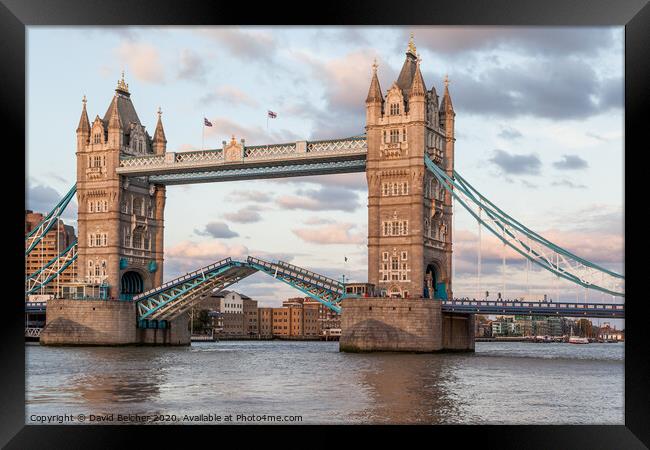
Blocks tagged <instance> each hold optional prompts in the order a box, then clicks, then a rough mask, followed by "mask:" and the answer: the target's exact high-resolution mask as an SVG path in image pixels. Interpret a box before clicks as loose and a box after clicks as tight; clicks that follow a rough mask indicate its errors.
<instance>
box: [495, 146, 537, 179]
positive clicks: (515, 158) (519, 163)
mask: <svg viewBox="0 0 650 450" xmlns="http://www.w3.org/2000/svg"><path fill="white" fill-rule="evenodd" d="M490 161H491V162H492V163H494V164H495V165H496V166H498V167H499V168H500V169H501V170H502V171H503V172H504V173H507V174H513V175H539V173H540V169H541V167H542V161H541V160H540V159H539V157H538V156H537V155H535V154H532V153H531V154H528V155H512V154H510V153H508V152H505V151H503V150H499V149H497V150H495V151H494V156H493V157H492V158H490Z"/></svg>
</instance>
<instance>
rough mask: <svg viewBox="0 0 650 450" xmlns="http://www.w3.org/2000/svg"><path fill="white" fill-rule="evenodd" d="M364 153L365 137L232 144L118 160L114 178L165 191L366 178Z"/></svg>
mask: <svg viewBox="0 0 650 450" xmlns="http://www.w3.org/2000/svg"><path fill="white" fill-rule="evenodd" d="M233 145H234V146H235V148H234V152H233V151H232V150H233V148H232V146H233ZM367 151H368V147H367V142H366V138H365V136H359V137H350V138H345V139H333V140H324V141H298V142H291V143H285V144H273V145H256V146H246V145H239V144H237V143H234V142H233V143H231V144H230V145H229V146H226V147H225V148H223V149H210V150H201V151H191V152H177V153H175V152H167V153H165V154H164V155H146V156H129V157H122V158H121V159H120V166H119V167H118V168H117V170H116V172H117V173H118V174H120V175H125V176H129V177H147V178H148V179H149V181H150V182H152V183H156V184H165V185H173V184H190V183H208V182H218V181H233V180H250V179H261V178H280V177H296V176H306V175H327V174H335V173H352V172H364V171H365V170H366V155H367Z"/></svg>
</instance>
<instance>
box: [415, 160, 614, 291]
mask: <svg viewBox="0 0 650 450" xmlns="http://www.w3.org/2000/svg"><path fill="white" fill-rule="evenodd" d="M424 161H425V164H426V166H427V168H428V169H429V171H430V172H431V173H432V174H433V175H434V176H435V177H436V178H437V179H438V181H439V182H440V184H441V185H442V186H443V187H444V188H445V189H446V190H447V191H449V192H450V193H451V195H452V196H453V197H454V198H455V199H456V200H458V202H459V203H460V204H461V205H462V206H463V207H464V208H465V209H466V210H467V211H468V212H469V213H470V214H471V215H472V216H473V217H474V218H475V219H476V220H477V221H478V222H479V223H480V224H481V225H483V226H484V227H485V228H487V229H488V230H490V232H492V234H494V235H495V236H496V237H497V238H498V239H499V240H500V241H502V242H503V243H504V244H506V245H508V246H509V247H510V248H512V249H514V250H515V251H516V252H517V253H519V254H521V255H522V256H524V257H525V258H527V259H529V260H530V261H532V262H533V263H535V264H536V265H538V266H540V267H542V268H544V269H545V270H548V271H549V272H551V273H553V274H555V275H557V276H558V277H561V278H564V279H565V280H569V281H571V282H572V283H575V284H578V285H580V286H583V287H586V288H589V289H595V290H597V291H600V292H604V293H607V294H610V295H613V296H617V297H625V293H624V290H623V282H624V280H625V278H624V277H623V276H622V275H620V274H617V273H615V272H612V271H610V270H608V269H605V268H603V267H600V266H598V265H597V264H594V263H593V262H590V261H587V260H585V259H583V258H580V257H579V256H576V255H574V254H573V253H571V252H569V251H568V250H566V249H564V248H562V247H560V246H558V245H556V244H554V243H552V242H550V241H548V240H547V239H545V238H543V237H542V236H540V235H538V234H537V233H535V232H533V231H532V230H530V229H528V228H526V227H525V226H524V225H522V224H521V223H520V222H517V221H516V220H515V219H513V218H512V217H510V216H508V215H507V214H506V213H504V212H503V211H502V210H500V209H499V208H498V207H497V206H496V205H494V204H493V203H492V202H490V201H489V200H487V199H486V198H485V197H484V196H483V195H481V194H480V193H479V192H478V191H477V190H476V189H474V188H473V187H472V186H471V185H469V183H467V181H465V180H464V179H463V178H462V177H461V176H460V175H459V174H458V173H457V172H454V178H451V177H449V176H448V175H447V174H446V173H445V171H444V170H443V169H441V168H440V167H438V166H437V165H435V164H434V163H433V162H432V161H431V159H429V157H428V156H426V155H425V157H424ZM483 213H484V214H483Z"/></svg>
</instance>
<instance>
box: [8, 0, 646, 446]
mask: <svg viewBox="0 0 650 450" xmlns="http://www.w3.org/2000/svg"><path fill="white" fill-rule="evenodd" d="M272 24H277V25H288V24H301V25H341V24H349V25H443V24H444V25H527V26H533V25H553V26H588V25H591V26H600V25H619V26H625V148H626V150H628V151H627V152H626V155H625V180H626V181H625V182H626V190H625V191H626V200H627V198H628V196H632V195H633V194H634V191H635V189H636V188H635V186H634V180H643V179H644V178H642V175H641V173H640V171H641V170H643V165H642V164H640V161H639V164H634V162H636V160H637V159H639V160H641V158H642V157H643V156H645V155H643V153H644V151H646V149H647V146H648V145H647V143H644V141H643V140H642V138H643V137H644V134H645V129H646V128H647V124H646V122H645V121H644V116H646V115H647V109H648V107H649V106H650V89H649V88H648V81H649V80H650V31H649V30H650V5H649V4H648V1H647V0H626V1H620V0H619V1H605V0H574V1H571V2H567V1H566V0H546V1H544V2H535V1H532V0H525V1H524V0H519V1H513V0H492V1H490V2H485V1H483V2H481V1H472V0H456V1H453V2H452V1H447V2H435V3H434V2H430V1H424V0H418V1H409V2H401V3H395V2H390V1H385V0H374V1H372V2H352V1H349V2H340V1H336V2H335V1H328V2H323V3H318V4H316V3H307V4H302V5H292V6H288V5H287V6H285V5H280V4H278V3H277V2H266V3H259V4H254V6H253V4H250V3H243V2H216V1H197V0H191V1H184V2H174V1H171V0H131V1H129V2H127V1H101V0H84V1H82V0H68V1H63V0H28V1H26V0H0V35H1V36H2V37H1V39H0V111H1V116H0V124H1V125H0V126H1V129H2V131H3V133H2V135H3V137H4V141H5V143H6V145H5V146H4V148H3V157H4V158H5V161H4V162H5V163H4V164H3V166H2V168H3V169H4V170H3V172H2V179H3V181H4V183H3V187H4V196H3V200H4V206H5V207H4V213H5V217H4V218H5V220H4V223H5V224H8V225H9V229H10V230H11V231H10V233H7V235H9V234H10V236H11V237H10V238H6V239H5V240H4V243H3V244H4V245H3V249H4V251H5V255H9V254H10V255H15V256H11V257H10V258H9V263H8V264H7V265H6V266H5V273H6V274H7V275H6V277H7V278H5V283H4V287H5V289H4V292H3V293H4V296H5V298H4V305H3V309H2V310H3V312H4V313H5V314H4V315H3V316H4V317H3V319H4V320H3V321H2V326H1V327H0V333H1V336H2V345H1V346H0V348H1V349H2V350H1V351H2V360H1V361H2V376H3V378H4V382H3V383H2V397H1V398H2V407H1V408H0V417H1V420H0V429H1V432H0V443H1V444H2V445H4V446H6V448H16V449H18V448H21V449H23V448H63V447H65V448H81V447H89V448H115V447H117V446H119V445H125V444H127V443H130V442H132V441H131V440H132V439H133V438H134V437H140V438H144V439H146V440H147V441H148V442H149V443H148V444H145V445H153V446H156V447H159V446H165V443H167V442H169V441H167V436H170V435H175V436H178V437H181V438H183V437H188V439H189V436H190V435H191V436H192V438H191V440H190V441H187V443H188V444H189V443H193V444H192V445H201V444H199V442H201V441H199V440H198V439H197V436H198V435H199V432H200V434H201V435H203V436H204V437H206V438H208V439H209V440H208V441H204V442H212V443H211V444H210V445H214V442H215V440H216V441H217V442H220V443H221V444H226V441H225V440H224V439H223V436H222V433H223V432H224V431H226V430H228V431H235V432H239V433H241V434H248V433H249V431H250V429H249V428H239V427H230V428H229V427H223V426H222V428H219V429H214V428H213V427H199V428H198V429H197V427H192V426H162V427H117V426H65V425H60V426H33V425H25V394H24V392H25V389H24V388H25V361H24V348H25V346H24V336H23V331H24V330H23V321H24V317H23V314H24V310H23V305H22V303H21V302H22V301H21V300H19V299H21V297H23V296H24V293H21V292H20V291H19V289H20V283H19V280H20V279H21V277H22V276H24V274H23V269H22V267H21V266H20V263H19V262H18V261H14V259H19V256H18V255H22V252H23V250H24V248H23V239H24V230H23V229H22V228H21V224H22V223H23V220H24V219H23V217H22V214H23V209H24V206H25V205H24V202H22V204H21V199H20V196H19V195H15V194H14V195H12V193H11V190H13V189H15V188H18V187H19V186H21V185H24V184H23V181H22V174H21V172H23V171H24V169H25V166H24V164H25V159H24V153H23V152H24V151H25V148H26V147H25V144H26V141H25V136H26V134H25V120H26V119H25V118H26V115H25V104H26V103H25V99H26V95H27V93H26V91H25V87H26V81H25V80H26V70H27V68H26V53H25V51H26V27H27V26H32V25H272ZM52 70H65V69H64V68H56V67H53V68H52ZM644 113H645V114H644ZM9 142H12V144H9ZM637 146H638V147H639V148H638V150H637V148H636V147H637ZM20 149H23V150H22V152H21V150H20ZM629 149H633V151H632V152H631V151H629ZM631 161H632V163H630V162H631ZM21 169H22V170H21ZM628 169H630V171H629V172H628ZM644 175H645V174H644ZM645 177H647V175H645ZM630 198H631V197H630ZM626 203H627V204H628V205H630V207H628V208H626V209H625V238H626V242H634V243H635V245H634V247H637V244H636V242H637V240H638V242H639V244H638V246H640V245H642V244H641V243H642V242H643V241H641V239H642V235H641V232H639V233H637V232H636V231H634V230H633V226H634V225H635V224H638V222H640V221H641V222H642V214H641V213H644V212H643V211H642V209H643V208H641V211H639V213H637V214H634V212H636V211H635V210H633V208H634V207H635V206H637V205H639V204H640V203H639V202H632V201H630V202H629V203H628V202H627V201H626ZM628 213H629V214H628ZM641 225H642V223H641ZM630 247H632V245H626V246H625V260H626V262H627V261H631V259H630V253H631V252H632V251H634V249H632V250H631V249H630ZM639 253H641V252H640V251H639ZM639 256H641V255H639ZM641 265H642V262H638V263H637V264H627V266H626V269H627V270H626V278H627V282H626V297H627V298H630V299H632V300H631V301H630V302H629V303H627V304H626V309H627V311H626V342H625V426H597V425H589V426H566V425H560V426H432V427H421V426H419V427H392V426H389V427H382V428H381V429H377V428H376V427H360V428H355V430H358V429H360V430H361V431H365V432H370V433H368V434H374V435H376V434H377V433H378V432H382V433H381V434H388V435H391V436H390V437H392V438H395V439H396V440H399V441H401V442H403V443H406V444H407V445H408V443H415V442H424V443H425V444H426V443H427V442H429V444H426V445H433V443H439V444H442V442H444V441H443V440H442V439H443V437H448V438H450V439H452V441H450V442H461V443H464V442H467V441H468V440H470V439H471V440H476V442H477V443H476V444H475V445H481V446H484V447H487V448H492V447H499V448H540V449H550V448H572V449H575V448H588V449H600V448H602V449H608V450H609V449H622V448H625V449H631V448H644V447H647V446H649V445H650V426H649V425H650V415H649V414H648V411H649V410H650V394H649V390H648V384H649V382H650V376H649V375H650V374H649V371H648V359H649V358H648V356H647V355H648V354H650V352H648V350H647V348H646V347H647V342H648V337H647V335H646V334H645V333H644V332H645V329H644V321H646V320H647V317H648V315H647V313H646V312H647V307H646V306H645V303H644V299H643V297H642V295H643V294H642V293H641V290H640V287H638V286H639V285H640V283H638V284H637V282H636V279H637V278H636V277H635V276H634V271H641V270H643V269H642V268H641ZM19 273H20V274H21V275H19ZM630 274H631V277H630ZM635 294H638V295H639V296H638V297H636V296H635ZM532 388H534V387H532ZM560 394H561V393H560ZM560 421H561V420H560ZM254 428H256V430H255V431H257V429H259V430H260V433H261V434H263V435H264V436H268V437H269V439H271V436H275V435H276V434H277V436H278V437H280V436H282V434H283V433H286V430H287V429H285V428H283V427H257V426H255V427H254ZM310 428H311V427H303V431H304V430H308V429H310ZM349 430H350V427H343V428H339V427H336V429H334V428H331V427H330V429H328V430H322V431H324V432H326V433H327V435H328V436H333V439H332V440H331V444H330V445H343V442H342V440H343V439H342V438H343V435H346V434H347V432H348V431H349ZM322 431H318V433H321V432H322ZM340 433H342V434H340ZM406 433H408V434H411V433H412V434H417V435H419V436H413V437H411V436H409V437H406V436H407V434H406ZM250 435H253V433H251V434H250ZM314 437H315V438H316V440H318V438H317V436H316V435H315V436H314ZM406 439H408V440H406ZM420 439H423V441H420ZM263 440H266V438H263ZM268 442H270V441H268ZM385 442H386V443H388V441H385ZM481 443H482V444H481ZM444 445H451V444H444Z"/></svg>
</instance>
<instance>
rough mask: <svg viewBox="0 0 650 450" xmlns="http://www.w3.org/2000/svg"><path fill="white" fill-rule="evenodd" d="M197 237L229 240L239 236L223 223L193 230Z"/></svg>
mask: <svg viewBox="0 0 650 450" xmlns="http://www.w3.org/2000/svg"><path fill="white" fill-rule="evenodd" d="M194 232H195V233H196V234H198V235H199V236H211V237H213V238H215V239H230V238H233V237H237V236H239V233H237V232H235V231H232V230H231V229H230V228H229V227H228V224H226V223H224V222H210V223H208V224H207V225H206V226H205V228H204V229H203V230H196V229H195V230H194Z"/></svg>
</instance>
